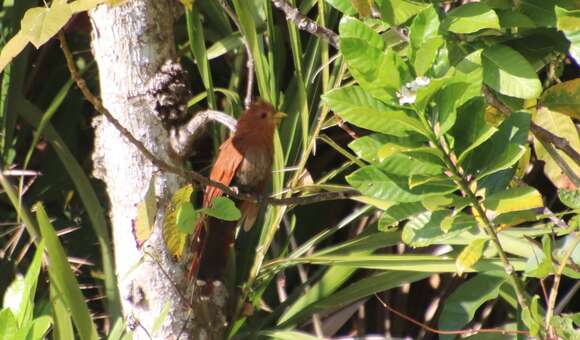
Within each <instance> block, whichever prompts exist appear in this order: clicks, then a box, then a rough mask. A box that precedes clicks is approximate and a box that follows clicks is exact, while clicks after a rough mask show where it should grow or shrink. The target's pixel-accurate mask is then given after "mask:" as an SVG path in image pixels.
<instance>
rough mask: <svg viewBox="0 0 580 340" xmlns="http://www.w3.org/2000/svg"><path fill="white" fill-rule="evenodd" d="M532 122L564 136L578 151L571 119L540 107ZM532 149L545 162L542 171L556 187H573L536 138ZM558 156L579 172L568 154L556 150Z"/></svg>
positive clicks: (579, 167)
mask: <svg viewBox="0 0 580 340" xmlns="http://www.w3.org/2000/svg"><path fill="white" fill-rule="evenodd" d="M534 123H536V124H538V125H539V126H541V127H543V128H544V129H546V130H548V131H550V132H552V133H553V134H555V135H556V136H558V137H561V138H564V139H566V140H567V141H568V143H569V144H570V146H571V147H572V148H574V149H575V150H576V151H577V152H580V137H579V136H578V131H577V130H576V126H575V125H574V122H573V121H572V119H571V118H570V117H568V116H565V115H563V114H560V113H557V112H552V111H551V110H548V109H547V108H545V107H543V108H540V109H539V110H538V112H537V114H536V115H535V116H534ZM534 149H535V151H536V155H537V156H538V158H539V159H540V160H542V161H544V162H545V164H544V173H545V174H546V176H548V178H549V179H550V181H552V183H554V185H555V186H556V187H557V188H564V189H574V185H573V183H571V180H570V179H569V178H568V176H566V175H565V174H564V172H563V171H562V169H561V168H560V166H559V165H558V163H557V162H556V161H555V160H554V158H553V157H552V156H551V155H550V153H549V152H548V151H547V150H546V148H544V146H543V145H542V144H541V143H540V141H539V140H538V139H537V138H534ZM556 152H557V153H558V155H560V158H561V159H562V160H564V162H566V164H567V165H568V166H569V167H570V169H571V170H572V171H573V172H574V173H575V174H577V175H578V174H580V166H578V165H577V164H576V163H575V162H574V161H573V160H572V159H571V158H570V157H568V155H566V154H565V153H564V152H562V151H560V150H556Z"/></svg>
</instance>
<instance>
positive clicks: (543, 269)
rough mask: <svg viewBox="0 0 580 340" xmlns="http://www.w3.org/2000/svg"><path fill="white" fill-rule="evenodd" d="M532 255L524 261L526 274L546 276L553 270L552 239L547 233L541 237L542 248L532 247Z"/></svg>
mask: <svg viewBox="0 0 580 340" xmlns="http://www.w3.org/2000/svg"><path fill="white" fill-rule="evenodd" d="M531 251H532V252H533V256H530V257H529V258H528V262H527V263H526V270H525V274H526V276H530V277H537V278H546V277H547V276H548V275H550V274H552V273H553V272H554V268H553V265H552V263H553V259H552V239H551V238H550V236H549V235H544V236H543V237H542V250H539V249H537V248H535V247H534V248H532V249H531Z"/></svg>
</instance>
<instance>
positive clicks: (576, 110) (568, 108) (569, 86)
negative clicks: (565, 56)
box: [540, 78, 580, 119]
mask: <svg viewBox="0 0 580 340" xmlns="http://www.w3.org/2000/svg"><path fill="white" fill-rule="evenodd" d="M540 105H541V106H545V107H547V108H548V109H549V110H550V111H552V112H558V113H561V114H564V115H567V116H570V117H572V118H576V119H580V78H576V79H573V80H569V81H565V82H563V83H559V84H556V85H554V86H552V87H550V88H549V89H547V90H546V91H544V93H543V94H542V97H541V98H540Z"/></svg>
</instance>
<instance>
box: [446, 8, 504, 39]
mask: <svg viewBox="0 0 580 340" xmlns="http://www.w3.org/2000/svg"><path fill="white" fill-rule="evenodd" d="M444 25H445V27H446V28H447V29H448V30H449V31H451V32H453V33H474V32H477V31H480V30H482V29H486V28H487V29H499V28H500V26H499V18H498V17H497V14H496V13H495V12H494V10H493V9H491V8H490V7H489V6H487V5H486V4H484V3H481V2H477V3H467V4H463V5H461V6H458V7H457V8H455V9H454V10H452V11H450V12H449V13H447V18H446V19H445V21H444Z"/></svg>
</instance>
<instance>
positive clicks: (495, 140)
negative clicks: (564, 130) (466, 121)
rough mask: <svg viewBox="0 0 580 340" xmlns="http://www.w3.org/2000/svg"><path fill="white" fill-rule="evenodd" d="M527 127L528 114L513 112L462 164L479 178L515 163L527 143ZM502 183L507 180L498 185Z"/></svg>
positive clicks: (528, 123) (528, 126)
mask: <svg viewBox="0 0 580 340" xmlns="http://www.w3.org/2000/svg"><path fill="white" fill-rule="evenodd" d="M529 128H530V114H529V113H527V112H513V113H512V114H511V115H510V116H509V117H508V118H507V119H506V120H504V121H503V122H502V124H501V125H500V126H499V129H498V131H497V132H496V133H495V134H494V135H493V136H492V137H491V138H490V139H489V140H488V141H487V142H485V143H484V144H482V145H481V146H479V147H478V148H477V149H476V152H475V153H471V154H470V155H469V156H467V157H466V158H465V161H464V162H463V164H464V167H465V169H466V171H467V173H469V174H474V175H476V176H478V178H479V179H481V178H484V177H486V176H489V175H491V174H493V173H495V172H498V171H500V170H503V169H507V168H510V167H511V166H513V165H514V164H516V162H517V161H518V160H519V158H520V157H521V156H522V155H523V154H524V153H525V149H524V147H523V145H524V144H526V143H527V137H528V131H529ZM508 181H509V179H508ZM504 185H507V182H506V183H502V184H498V186H499V187H502V186H504Z"/></svg>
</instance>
